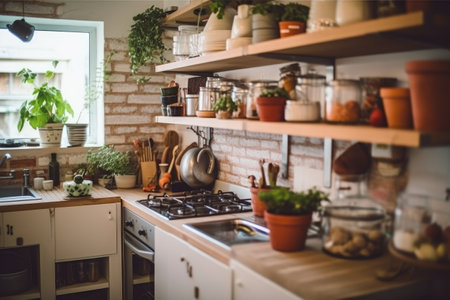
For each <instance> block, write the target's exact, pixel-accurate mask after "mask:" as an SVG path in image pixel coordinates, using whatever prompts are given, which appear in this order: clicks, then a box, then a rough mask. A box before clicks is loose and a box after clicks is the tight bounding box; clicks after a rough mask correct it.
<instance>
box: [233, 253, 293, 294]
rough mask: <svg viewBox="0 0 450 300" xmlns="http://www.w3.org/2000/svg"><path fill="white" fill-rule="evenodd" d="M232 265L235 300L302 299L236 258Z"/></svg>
mask: <svg viewBox="0 0 450 300" xmlns="http://www.w3.org/2000/svg"><path fill="white" fill-rule="evenodd" d="M230 265H231V269H232V270H233V275H234V280H233V299H234V300H248V299H259V300H273V299H283V300H301V299H302V298H300V297H298V296H297V295H295V294H293V293H291V292H290V291H288V290H286V289H284V288H282V287H281V286H279V285H277V284H276V283H274V282H273V281H271V280H269V279H267V278H265V277H263V276H261V275H259V274H258V273H256V272H255V271H253V270H251V269H249V268H247V267H246V266H244V265H242V264H241V263H239V262H237V261H235V260H231V263H230Z"/></svg>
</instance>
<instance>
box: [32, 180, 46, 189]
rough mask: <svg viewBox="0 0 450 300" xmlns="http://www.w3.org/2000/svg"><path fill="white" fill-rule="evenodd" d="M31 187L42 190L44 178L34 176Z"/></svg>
mask: <svg viewBox="0 0 450 300" xmlns="http://www.w3.org/2000/svg"><path fill="white" fill-rule="evenodd" d="M33 187H34V189H35V190H42V189H43V188H44V178H42V177H36V178H34V180H33Z"/></svg>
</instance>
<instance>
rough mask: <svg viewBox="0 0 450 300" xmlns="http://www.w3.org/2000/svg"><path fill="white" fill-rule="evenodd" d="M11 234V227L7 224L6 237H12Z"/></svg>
mask: <svg viewBox="0 0 450 300" xmlns="http://www.w3.org/2000/svg"><path fill="white" fill-rule="evenodd" d="M13 234H14V232H13V226H12V225H9V224H6V235H13Z"/></svg>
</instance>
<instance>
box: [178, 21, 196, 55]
mask: <svg viewBox="0 0 450 300" xmlns="http://www.w3.org/2000/svg"><path fill="white" fill-rule="evenodd" d="M197 32H198V28H197V26H193V25H181V26H178V38H177V49H178V50H177V51H176V53H177V56H176V59H177V60H184V59H187V58H189V55H190V38H191V35H193V34H196V33H197Z"/></svg>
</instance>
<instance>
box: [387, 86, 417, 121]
mask: <svg viewBox="0 0 450 300" xmlns="http://www.w3.org/2000/svg"><path fill="white" fill-rule="evenodd" d="M380 95H381V98H383V106H384V112H385V114H386V118H387V123H388V127H390V128H412V114H411V101H410V98H409V89H408V88H401V87H398V88H381V89H380Z"/></svg>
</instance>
